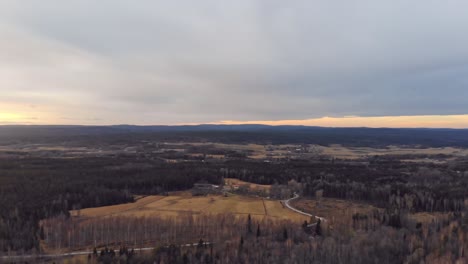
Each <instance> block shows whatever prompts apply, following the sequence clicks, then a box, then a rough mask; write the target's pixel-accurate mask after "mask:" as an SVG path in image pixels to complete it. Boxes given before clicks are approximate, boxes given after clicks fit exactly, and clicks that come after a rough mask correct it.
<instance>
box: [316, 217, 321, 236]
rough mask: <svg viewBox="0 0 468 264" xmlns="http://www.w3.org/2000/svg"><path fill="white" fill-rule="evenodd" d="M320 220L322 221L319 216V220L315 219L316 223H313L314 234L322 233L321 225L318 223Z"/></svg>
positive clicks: (319, 234)
mask: <svg viewBox="0 0 468 264" xmlns="http://www.w3.org/2000/svg"><path fill="white" fill-rule="evenodd" d="M321 222H322V221H321V220H320V218H319V220H318V221H317V224H316V225H315V234H316V235H317V236H321V235H322V226H321V224H320V223H321Z"/></svg>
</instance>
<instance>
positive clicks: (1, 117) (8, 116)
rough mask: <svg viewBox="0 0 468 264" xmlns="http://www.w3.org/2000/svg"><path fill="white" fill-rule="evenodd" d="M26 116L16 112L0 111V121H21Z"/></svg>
mask: <svg viewBox="0 0 468 264" xmlns="http://www.w3.org/2000/svg"><path fill="white" fill-rule="evenodd" d="M24 118H25V117H24V116H23V115H20V114H16V113H5V112H4V113H2V112H0V122H1V121H3V122H20V121H23V120H24Z"/></svg>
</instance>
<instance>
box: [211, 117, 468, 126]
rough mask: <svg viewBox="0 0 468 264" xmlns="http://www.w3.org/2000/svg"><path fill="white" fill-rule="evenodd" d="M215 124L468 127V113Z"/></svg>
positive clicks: (223, 122) (232, 121)
mask: <svg viewBox="0 0 468 264" xmlns="http://www.w3.org/2000/svg"><path fill="white" fill-rule="evenodd" d="M213 124H225V125H230V124H263V125H273V126H276V125H303V126H323V127H388V128H468V115H427V116H378V117H362V116H347V117H321V118H314V119H302V120H258V121H234V120H225V121H220V122H214V123H213Z"/></svg>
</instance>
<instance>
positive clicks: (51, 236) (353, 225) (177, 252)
mask: <svg viewBox="0 0 468 264" xmlns="http://www.w3.org/2000/svg"><path fill="white" fill-rule="evenodd" d="M75 221H76V220H75V219H66V218H63V217H62V218H55V219H50V220H48V221H46V222H45V223H44V225H45V226H44V229H45V242H47V244H48V245H49V246H50V247H51V248H55V249H59V248H62V247H67V248H74V247H80V248H81V247H87V248H89V247H91V248H92V247H96V248H97V249H99V251H100V252H101V253H100V254H98V253H97V250H95V252H96V253H94V254H90V255H89V257H88V263H118V262H119V261H125V262H127V263H153V262H155V263H465V262H466V261H467V260H468V259H467V256H466V253H467V250H468V236H467V234H468V215H467V212H466V211H464V212H460V213H450V214H447V215H445V216H444V217H439V218H437V219H435V220H434V221H432V222H424V223H421V222H418V221H416V220H415V219H414V218H413V217H412V216H411V215H409V214H406V213H397V212H389V211H381V210H380V211H379V210H375V211H372V212H370V213H369V214H356V213H354V212H353V211H352V210H351V209H350V210H345V211H344V212H343V213H342V217H340V218H337V219H328V220H327V221H326V222H321V223H320V226H318V224H316V225H309V223H307V222H306V223H294V222H291V221H271V220H267V219H254V218H250V216H246V217H234V216H232V215H229V214H226V215H217V216H197V217H193V216H191V215H186V216H181V217H178V218H165V219H161V218H157V217H139V218H130V217H109V218H100V219H94V220H92V221H91V222H87V223H79V222H75ZM205 242H208V243H205ZM187 244H194V245H193V246H189V247H187V246H186V245H187ZM148 246H151V247H155V249H154V250H153V251H152V253H147V254H141V253H138V254H136V255H133V254H132V256H131V258H129V257H128V254H120V252H122V251H123V252H125V250H122V249H125V248H138V247H148ZM102 252H104V253H102ZM106 252H107V253H106ZM117 252H119V253H117ZM127 252H128V250H127Z"/></svg>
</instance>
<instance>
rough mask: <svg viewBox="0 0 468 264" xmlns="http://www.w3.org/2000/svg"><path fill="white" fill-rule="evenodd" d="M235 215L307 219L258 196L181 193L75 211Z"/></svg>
mask: <svg viewBox="0 0 468 264" xmlns="http://www.w3.org/2000/svg"><path fill="white" fill-rule="evenodd" d="M225 213H231V214H234V215H236V216H245V215H248V214H251V215H252V217H253V218H257V219H261V218H269V219H273V220H274V219H278V220H283V219H290V220H293V221H297V222H303V221H304V220H309V219H307V217H305V216H303V215H300V214H298V213H295V212H292V211H291V210H289V209H287V208H284V207H283V205H282V204H281V203H280V201H277V200H267V199H262V198H256V197H246V196H239V195H231V196H228V197H224V196H221V195H209V196H192V195H191V194H190V193H187V192H177V193H173V194H172V195H170V196H147V197H144V198H141V199H139V200H137V201H136V202H135V203H127V204H121V205H113V206H104V207H96V208H88V209H82V210H79V211H76V210H75V211H71V215H72V216H74V217H79V218H81V219H83V220H87V219H93V218H96V217H108V216H135V217H139V216H156V217H162V218H164V217H173V216H176V217H177V216H179V215H184V214H193V215H195V216H196V215H209V214H225Z"/></svg>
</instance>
